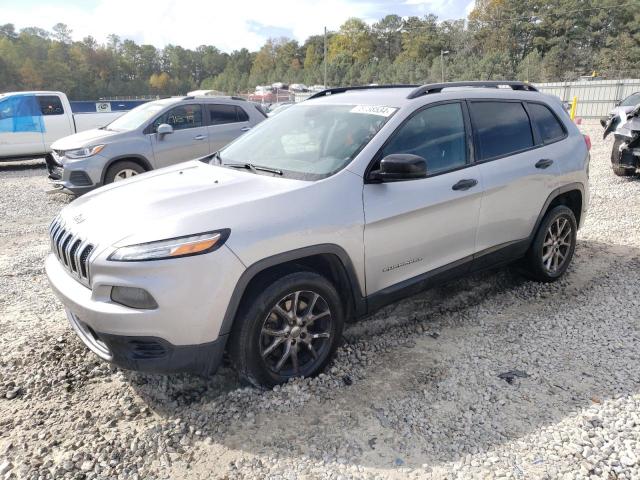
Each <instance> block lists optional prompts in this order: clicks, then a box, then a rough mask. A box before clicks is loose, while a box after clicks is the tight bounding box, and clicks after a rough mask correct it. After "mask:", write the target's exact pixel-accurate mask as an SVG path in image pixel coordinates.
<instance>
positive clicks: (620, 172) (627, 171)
mask: <svg viewBox="0 0 640 480" xmlns="http://www.w3.org/2000/svg"><path fill="white" fill-rule="evenodd" d="M612 167H613V173H614V175H616V176H618V177H633V176H634V175H635V174H636V169H635V168H627V167H621V166H620V165H613V166H612Z"/></svg>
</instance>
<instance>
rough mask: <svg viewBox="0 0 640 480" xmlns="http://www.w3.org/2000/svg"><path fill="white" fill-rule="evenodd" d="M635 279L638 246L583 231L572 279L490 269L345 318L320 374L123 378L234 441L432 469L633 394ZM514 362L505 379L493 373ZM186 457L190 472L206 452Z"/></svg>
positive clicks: (251, 448)
mask: <svg viewBox="0 0 640 480" xmlns="http://www.w3.org/2000/svg"><path fill="white" fill-rule="evenodd" d="M638 284H640V249H637V248H633V247H629V246H611V245H609V244H605V243H599V242H594V241H589V240H581V241H579V244H578V248H577V250H576V258H575V261H574V263H573V265H572V267H571V270H570V271H569V273H568V275H567V276H565V277H564V278H563V279H562V280H561V281H559V282H556V283H554V284H537V283H533V282H529V281H527V280H525V279H523V278H522V277H521V276H519V275H517V274H516V273H514V272H513V270H511V269H500V270H496V271H489V272H485V273H482V274H478V275H474V276H472V277H468V278H463V279H460V280H457V281H454V282H451V283H449V284H447V285H444V286H442V287H439V288H436V289H432V290H429V291H427V292H424V293H421V294H419V295H416V296H414V297H412V298H410V299H407V300H403V301H400V302H398V303H396V304H394V305H392V306H390V307H387V308H386V309H384V310H383V311H381V312H378V313H376V314H374V315H372V316H371V317H368V318H366V319H364V320H363V321H361V322H359V323H356V324H354V325H353V326H351V327H350V328H348V329H347V332H346V337H347V339H348V341H347V343H346V345H344V346H343V347H342V348H341V349H340V351H339V355H338V358H337V360H336V362H334V364H333V365H332V366H330V367H329V369H328V372H327V375H325V376H323V377H322V378H319V379H313V380H300V381H296V382H292V384H289V385H286V386H284V387H282V388H276V389H274V390H273V391H264V392H263V391H259V390H256V389H240V388H239V385H238V383H237V378H236V376H235V374H234V373H233V371H232V370H231V369H229V368H227V367H223V368H222V369H221V371H220V372H219V374H218V375H216V376H214V377H212V378H211V379H207V380H204V379H198V378H195V377H189V376H171V377H161V376H144V375H138V374H133V373H127V378H128V379H129V381H130V384H131V386H132V387H133V388H134V389H135V390H136V391H137V393H138V394H139V395H140V396H141V397H142V398H143V399H144V400H145V401H146V403H147V405H148V406H149V407H150V408H152V409H153V410H154V411H155V412H156V413H158V414H159V415H161V416H162V417H164V418H166V419H167V420H172V419H175V418H181V419H189V420H187V421H188V422H191V424H192V425H193V427H194V428H195V429H201V430H202V431H203V432H204V434H205V435H208V436H210V437H211V438H212V440H213V443H217V444H222V445H224V446H226V447H227V448H229V449H231V450H236V451H240V452H245V453H247V454H254V455H268V456H270V457H277V458H279V459H282V460H288V461H293V462H295V460H296V459H297V458H301V457H303V456H304V457H305V458H307V459H312V460H318V461H324V462H329V463H333V462H337V463H347V464H351V465H358V466H364V467H369V468H379V469H393V468H397V467H398V466H405V467H413V468H416V467H420V466H421V465H423V464H425V463H426V464H429V465H432V466H434V465H437V464H438V463H442V462H449V461H457V460H460V459H461V458H464V457H465V456H466V455H468V454H477V453H483V452H488V451H491V450H493V449H496V448H499V447H500V446H501V445H503V444H504V443H507V442H513V441H514V440H517V439H522V438H523V437H525V436H528V435H539V434H541V432H542V431H543V430H544V428H545V427H547V426H550V425H555V424H558V423H560V422H564V421H572V420H571V418H572V417H574V416H576V415H580V414H581V412H583V411H584V410H585V409H588V408H589V407H590V406H592V405H600V404H601V403H602V402H605V401H607V400H610V399H614V398H619V397H621V396H626V395H631V394H636V393H637V392H638V390H639V388H640V366H639V365H640V362H639V361H638V360H639V359H640V357H639V354H638V345H639V344H640V340H639V338H638V329H639V327H640V326H639V325H638V320H637V316H636V315H635V313H634V312H632V311H630V309H629V308H628V303H627V302H626V300H627V299H628V298H633V295H634V294H633V293H632V291H633V289H634V288H637V285H638ZM633 285H636V287H633ZM636 294H637V292H636ZM634 319H635V320H634ZM510 371H511V372H514V371H515V372H516V373H515V374H513V375H511V376H509V375H507V376H506V377H509V380H508V381H507V378H506V377H505V376H504V375H503V376H502V377H500V375H501V374H505V373H508V372H510ZM346 376H348V377H349V382H347V381H345V380H344V379H345V377H346ZM576 421H578V420H576ZM583 428H584V429H585V430H588V429H590V428H597V424H596V423H589V422H586V421H585V423H584V426H583ZM563 441H564V440H563ZM538 443H540V442H538ZM542 443H544V442H542ZM198 445H199V448H202V449H204V450H206V449H207V448H210V447H209V446H208V445H206V444H202V443H201V444H198ZM196 458H201V460H198V461H196V463H195V465H194V468H195V469H196V471H197V469H198V468H202V469H203V471H204V470H205V469H206V464H207V462H212V463H213V462H215V461H216V460H215V458H212V457H210V456H209V457H208V456H207V455H200V456H198V455H196ZM198 465H200V467H198Z"/></svg>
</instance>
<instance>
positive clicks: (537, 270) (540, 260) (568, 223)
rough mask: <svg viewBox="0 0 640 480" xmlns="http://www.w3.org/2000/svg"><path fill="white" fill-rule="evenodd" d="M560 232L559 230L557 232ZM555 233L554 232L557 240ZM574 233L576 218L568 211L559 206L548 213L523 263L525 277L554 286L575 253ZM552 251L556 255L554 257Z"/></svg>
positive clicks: (576, 225)
mask: <svg viewBox="0 0 640 480" xmlns="http://www.w3.org/2000/svg"><path fill="white" fill-rule="evenodd" d="M559 228H561V229H562V230H561V231H560V232H558V229H559ZM567 228H568V229H570V230H567ZM550 229H552V230H550ZM554 232H557V233H555V235H556V237H554ZM577 232H578V224H577V222H576V217H575V215H574V214H573V211H572V210H571V209H570V208H568V207H566V206H564V205H559V206H557V207H554V208H553V209H552V210H550V211H549V212H547V214H546V215H545V216H544V218H543V219H542V222H541V223H540V226H539V227H538V231H537V232H536V235H535V237H534V239H533V243H532V244H531V247H530V248H529V251H528V252H527V256H526V259H525V260H526V266H527V268H526V273H527V274H528V276H530V277H531V278H533V279H534V280H537V281H539V282H555V281H556V280H558V279H559V278H560V277H562V275H564V272H566V270H567V268H569V264H570V263H571V259H572V258H573V253H574V252H575V249H576V236H577ZM556 238H557V239H564V240H565V241H566V242H568V245H565V244H564V242H560V241H558V242H556ZM550 242H551V243H550ZM554 242H555V243H554ZM554 250H555V252H559V254H555V253H554ZM563 254H564V255H563ZM561 257H562V259H561ZM556 259H557V260H556ZM556 262H557V263H556ZM554 267H555V268H554Z"/></svg>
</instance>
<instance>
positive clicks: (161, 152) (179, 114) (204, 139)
mask: <svg viewBox="0 0 640 480" xmlns="http://www.w3.org/2000/svg"><path fill="white" fill-rule="evenodd" d="M203 120H204V118H203V115H202V105H200V104H198V103H187V104H180V105H179V106H177V107H173V108H172V109H171V110H169V111H167V112H165V113H164V114H162V115H160V116H159V117H158V118H156V120H155V121H154V122H153V124H152V125H151V131H152V135H151V144H152V145H153V156H154V158H155V166H156V168H162V167H166V166H168V165H173V164H175V163H180V162H186V161H188V160H193V159H194V158H199V157H204V156H205V155H207V154H208V153H209V135H208V132H207V127H206V126H205V124H204V121H203ZM163 123H166V124H169V125H171V126H172V127H173V133H170V134H168V135H163V136H160V135H158V134H157V133H156V130H157V128H158V125H161V124H163Z"/></svg>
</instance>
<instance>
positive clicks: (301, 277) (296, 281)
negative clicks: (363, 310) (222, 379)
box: [229, 271, 344, 387]
mask: <svg viewBox="0 0 640 480" xmlns="http://www.w3.org/2000/svg"><path fill="white" fill-rule="evenodd" d="M245 302H246V303H245V305H241V311H240V312H239V315H238V318H236V322H235V325H234V330H233V332H232V334H231V339H230V342H231V343H230V347H229V354H230V357H231V360H232V362H233V364H234V366H235V367H236V369H237V371H238V373H239V374H240V377H241V378H242V379H243V380H245V381H248V382H249V383H251V384H253V385H255V386H263V387H273V386H275V385H277V384H280V383H284V382H286V381H287V380H289V379H290V378H294V377H309V376H313V375H316V374H318V373H320V372H322V370H323V369H324V368H325V367H326V366H327V364H328V363H329V362H330V361H331V359H332V357H333V355H334V353H335V350H336V348H337V347H338V344H339V341H340V338H341V336H342V327H343V323H344V312H343V308H342V302H341V301H340V297H339V295H338V293H337V292H336V289H335V288H334V286H333V285H332V284H331V282H329V281H328V280H327V279H326V278H324V277H323V276H321V275H319V274H317V273H314V272H307V271H302V272H295V273H291V274H288V275H285V276H283V277H281V278H279V279H277V280H275V281H273V282H271V283H269V284H263V285H261V286H259V287H256V288H253V289H252V290H251V291H250V292H249V294H248V295H247V296H246V297H245Z"/></svg>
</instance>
